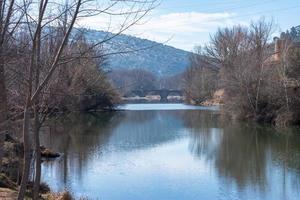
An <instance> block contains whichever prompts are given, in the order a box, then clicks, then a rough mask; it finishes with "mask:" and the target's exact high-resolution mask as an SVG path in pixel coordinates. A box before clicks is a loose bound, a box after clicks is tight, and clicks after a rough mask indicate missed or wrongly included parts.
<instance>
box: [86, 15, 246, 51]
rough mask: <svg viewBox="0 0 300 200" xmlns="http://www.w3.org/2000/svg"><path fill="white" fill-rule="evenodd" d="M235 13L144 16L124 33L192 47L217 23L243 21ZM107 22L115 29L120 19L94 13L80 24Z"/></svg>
mask: <svg viewBox="0 0 300 200" xmlns="http://www.w3.org/2000/svg"><path fill="white" fill-rule="evenodd" d="M235 16H236V14H235V13H229V12H218V13H202V12H182V13H169V14H162V15H154V16H152V17H146V18H145V19H143V21H142V22H141V23H140V24H139V25H135V26H133V27H131V28H130V29H129V30H128V31H127V32H126V34H130V35H134V36H137V37H142V38H147V39H150V40H155V41H158V42H166V41H168V40H169V39H170V41H168V44H169V45H172V46H175V47H177V48H182V49H186V50H192V48H193V46H194V45H195V44H201V43H202V44H203V43H205V42H207V41H208V39H209V34H211V33H213V32H215V31H216V29H217V28H218V27H224V26H232V25H234V24H237V23H238V24H245V23H243V22H242V21H237V20H235V19H234V17H235ZM109 22H110V23H111V30H117V29H118V28H117V27H118V26H119V24H120V22H121V19H117V20H113V19H108V18H103V17H101V18H100V16H96V17H94V18H90V19H88V20H85V21H84V23H83V24H87V25H88V26H89V27H91V28H95V29H98V30H99V29H104V27H105V26H106V27H107V25H108V23H109ZM103 24H104V26H103ZM101 25H102V26H101Z"/></svg>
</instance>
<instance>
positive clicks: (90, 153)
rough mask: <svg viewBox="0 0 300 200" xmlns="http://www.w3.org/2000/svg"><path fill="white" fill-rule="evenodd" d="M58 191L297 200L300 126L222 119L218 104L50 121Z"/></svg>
mask: <svg viewBox="0 0 300 200" xmlns="http://www.w3.org/2000/svg"><path fill="white" fill-rule="evenodd" d="M41 141H42V143H43V144H44V145H45V146H47V147H50V148H51V149H54V150H57V151H59V152H61V153H63V156H62V157H61V158H59V159H58V160H55V161H51V162H44V163H43V165H42V179H43V181H44V182H46V183H48V184H49V185H50V187H51V189H52V190H53V191H63V190H65V189H66V190H69V191H71V193H73V194H74V195H75V196H76V197H77V198H79V197H88V198H89V199H101V200H102V199H103V200H119V199H120V200H131V199H132V200H144V199H145V200H146V199H147V200H148V199H149V200H168V199H179V200H185V199H187V200H193V199H197V200H198V199H203V200H299V199H300V129H299V128H289V129H275V128H274V127H272V126H267V125H265V126H263V125H258V124H253V123H251V124H250V123H241V122H231V121H228V120H226V119H221V117H220V115H219V112H218V109H217V107H212V108H205V107H197V106H187V105H183V104H128V105H124V106H121V107H120V111H117V112H114V113H98V114H86V115H79V114H73V115H70V116H67V117H64V118H63V119H58V120H55V121H51V122H49V123H48V125H47V126H46V127H45V128H44V130H43V134H42V135H41Z"/></svg>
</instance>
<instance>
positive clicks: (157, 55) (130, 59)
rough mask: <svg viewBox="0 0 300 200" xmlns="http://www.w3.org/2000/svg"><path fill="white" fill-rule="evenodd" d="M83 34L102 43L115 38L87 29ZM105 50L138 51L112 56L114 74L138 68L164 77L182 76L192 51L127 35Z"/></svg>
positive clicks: (111, 65)
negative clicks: (106, 39)
mask: <svg viewBox="0 0 300 200" xmlns="http://www.w3.org/2000/svg"><path fill="white" fill-rule="evenodd" d="M84 32H85V34H84V35H85V37H86V39H87V40H89V41H99V40H101V39H103V38H105V37H111V36H112V35H113V34H112V33H109V32H104V31H97V30H91V29H89V30H84ZM150 47H151V48H150ZM139 49H143V50H139ZM104 50H105V52H106V53H114V52H124V51H125V52H126V51H132V50H139V51H134V52H131V53H126V54H116V55H110V56H109V57H108V67H109V68H110V69H111V70H112V71H113V70H118V69H137V68H138V69H144V70H148V71H150V72H152V73H154V74H155V75H157V76H159V77H162V76H171V75H176V74H179V73H181V72H183V71H184V70H185V69H186V68H187V67H188V65H189V54H190V52H187V51H184V50H181V49H177V48H174V47H171V46H168V45H165V44H161V43H158V42H154V41H151V40H147V39H141V38H138V37H134V36H129V35H125V34H121V35H118V36H116V37H114V38H113V39H112V40H110V41H109V42H107V43H105V44H104Z"/></svg>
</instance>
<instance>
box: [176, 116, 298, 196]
mask: <svg viewBox="0 0 300 200" xmlns="http://www.w3.org/2000/svg"><path fill="white" fill-rule="evenodd" d="M219 118H220V116H219V115H218V114H216V113H214V112H207V111H202V112H197V111H196V112H195V111H193V112H190V111H188V112H186V113H185V114H184V115H183V117H182V119H183V120H184V122H185V123H184V124H185V126H186V127H187V128H190V129H191V131H190V132H191V137H190V145H189V148H190V151H191V153H192V154H194V155H195V156H196V157H198V158H200V159H206V160H207V161H209V162H211V163H212V164H213V166H214V167H215V169H216V170H217V172H218V174H219V177H221V178H222V179H223V180H224V181H227V182H228V183H231V182H232V181H233V182H234V183H235V184H236V185H237V186H238V187H239V188H240V190H243V189H245V188H246V187H247V186H249V185H251V186H252V187H256V189H257V190H260V191H261V192H264V191H265V190H266V186H268V176H272V174H270V172H271V173H273V172H274V171H275V170H274V169H273V170H271V171H268V170H270V168H272V165H274V164H275V166H277V167H278V168H279V170H278V171H277V173H278V172H279V173H281V174H282V176H283V177H282V180H284V181H283V182H282V187H283V191H285V188H286V185H285V180H286V179H287V177H285V175H286V171H287V169H292V171H293V172H294V175H295V176H293V177H294V178H293V183H294V184H293V186H294V187H295V190H297V189H299V188H300V178H299V170H300V159H299V158H300V145H299V143H300V137H299V129H298V128H289V129H281V130H278V129H276V128H275V127H271V126H266V125H265V126H264V125H258V124H255V123H250V124H249V123H241V122H240V123H236V122H230V123H226V124H222V123H220V119H219ZM283 193H284V192H283ZM284 196H285V195H284V194H283V198H284Z"/></svg>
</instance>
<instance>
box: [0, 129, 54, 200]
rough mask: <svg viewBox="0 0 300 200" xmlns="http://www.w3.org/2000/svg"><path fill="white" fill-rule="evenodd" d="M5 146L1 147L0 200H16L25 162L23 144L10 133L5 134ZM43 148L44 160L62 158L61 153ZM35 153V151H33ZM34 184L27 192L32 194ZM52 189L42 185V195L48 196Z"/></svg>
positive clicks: (29, 186) (29, 185)
mask: <svg viewBox="0 0 300 200" xmlns="http://www.w3.org/2000/svg"><path fill="white" fill-rule="evenodd" d="M3 135H4V144H3V146H2V147H1V151H2V152H3V157H2V160H1V171H0V199H1V200H2V199H7V200H10V199H13V200H14V199H16V197H17V193H18V192H17V191H18V183H19V182H20V180H21V169H22V161H23V144H22V143H21V142H20V141H19V140H18V139H16V138H14V137H13V136H12V135H11V134H9V133H8V132H5V133H3ZM40 148H41V156H42V160H43V161H44V160H49V159H54V158H57V157H59V156H60V154H59V153H57V152H53V151H51V150H50V149H48V148H45V147H43V146H41V147H40ZM32 152H33V150H32ZM32 188H33V183H32V182H31V183H29V184H28V188H27V190H28V191H27V192H28V193H29V194H30V193H31V191H32ZM49 192H50V189H49V187H48V185H47V184H44V183H41V185H40V193H41V195H42V194H48V193H49Z"/></svg>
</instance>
